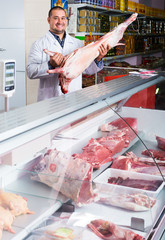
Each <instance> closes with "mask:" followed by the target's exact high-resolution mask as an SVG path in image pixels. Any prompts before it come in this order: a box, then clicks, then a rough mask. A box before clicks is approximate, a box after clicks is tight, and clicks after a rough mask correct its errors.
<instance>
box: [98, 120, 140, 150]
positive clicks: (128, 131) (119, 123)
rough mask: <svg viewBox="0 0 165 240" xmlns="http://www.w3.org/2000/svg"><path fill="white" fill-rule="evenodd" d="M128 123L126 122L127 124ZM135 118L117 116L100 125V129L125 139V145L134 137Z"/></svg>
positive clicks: (135, 128)
mask: <svg viewBox="0 0 165 240" xmlns="http://www.w3.org/2000/svg"><path fill="white" fill-rule="evenodd" d="M127 123H128V124H127ZM132 129H133V130H134V131H135V133H137V119H136V118H123V119H122V118H119V119H117V120H114V121H112V122H109V123H105V124H103V125H102V126H101V131H103V132H108V135H109V136H113V137H120V138H122V139H123V140H124V141H125V147H128V146H129V144H130V142H131V141H132V140H133V139H134V138H135V137H136V134H135V133H134V131H133V130H132Z"/></svg>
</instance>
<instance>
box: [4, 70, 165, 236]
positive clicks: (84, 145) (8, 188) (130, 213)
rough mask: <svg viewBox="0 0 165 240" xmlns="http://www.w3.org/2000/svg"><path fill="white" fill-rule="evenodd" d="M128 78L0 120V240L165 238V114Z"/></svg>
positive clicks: (142, 85) (149, 80)
mask: <svg viewBox="0 0 165 240" xmlns="http://www.w3.org/2000/svg"><path fill="white" fill-rule="evenodd" d="M164 80H165V78H164V77H163V76H159V75H156V74H155V75H152V76H150V75H143V76H136V75H129V76H126V77H122V78H118V79H115V80H112V81H110V82H105V83H100V84H98V85H94V86H91V87H88V88H85V89H82V90H79V91H76V92H73V93H69V94H67V95H62V96H60V97H58V98H52V99H48V100H45V101H43V102H38V103H35V104H31V105H28V106H26V107H23V108H19V109H15V110H12V111H9V112H5V113H1V114H0V122H1V125H0V163H1V165H0V184H1V190H0V239H2V240H9V239H12V240H20V239H28V240H34V239H35V240H36V239H75V240H79V239H82V240H88V239H92V240H95V239H96V240H97V239H118V240H120V239H122V240H128V239H134V240H135V239H146V240H147V239H148V240H149V239H152V240H158V239H161V240H163V239H165V232H164V231H165V227H164V226H165V188H164V182H165V179H164V176H165V162H164V161H165V128H164V119H165V112H164V111H163V110H155V109H144V108H133V107H126V106H124V105H125V103H126V102H127V100H128V99H129V98H130V96H132V95H133V94H135V93H137V92H139V91H141V90H143V89H146V88H148V87H150V86H153V85H155V84H158V83H160V82H162V81H164Z"/></svg>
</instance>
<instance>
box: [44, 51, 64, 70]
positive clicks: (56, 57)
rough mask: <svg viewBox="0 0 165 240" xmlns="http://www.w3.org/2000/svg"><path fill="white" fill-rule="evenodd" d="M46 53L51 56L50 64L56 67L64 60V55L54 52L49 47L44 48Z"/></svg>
mask: <svg viewBox="0 0 165 240" xmlns="http://www.w3.org/2000/svg"><path fill="white" fill-rule="evenodd" d="M43 51H44V52H45V53H46V54H48V55H49V56H50V61H49V62H50V65H51V66H52V67H54V68H56V67H59V66H60V64H61V63H62V61H63V58H64V56H63V55H62V54H61V53H58V52H52V51H49V50H47V49H44V50H43Z"/></svg>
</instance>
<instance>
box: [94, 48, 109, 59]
mask: <svg viewBox="0 0 165 240" xmlns="http://www.w3.org/2000/svg"><path fill="white" fill-rule="evenodd" d="M110 49H111V47H110V46H109V44H107V46H106V47H105V46H104V45H103V44H101V46H100V48H99V56H98V57H97V58H96V60H97V61H101V59H102V58H103V57H104V56H105V55H106V54H107V52H108V51H109V50H110Z"/></svg>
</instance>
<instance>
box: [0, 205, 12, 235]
mask: <svg viewBox="0 0 165 240" xmlns="http://www.w3.org/2000/svg"><path fill="white" fill-rule="evenodd" d="M13 220H14V215H13V214H12V213H11V212H10V211H9V210H8V209H5V208H3V207H2V206H0V230H7V231H9V232H11V233H15V231H14V230H13V229H12V228H11V225H12V223H13Z"/></svg>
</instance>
